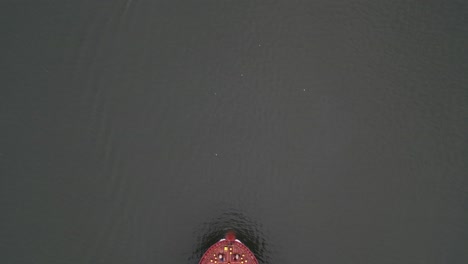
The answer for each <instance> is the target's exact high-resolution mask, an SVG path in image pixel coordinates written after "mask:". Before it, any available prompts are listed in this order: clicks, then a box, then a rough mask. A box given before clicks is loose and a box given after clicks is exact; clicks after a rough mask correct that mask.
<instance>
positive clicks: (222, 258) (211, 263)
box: [199, 232, 258, 264]
mask: <svg viewBox="0 0 468 264" xmlns="http://www.w3.org/2000/svg"><path fill="white" fill-rule="evenodd" d="M199 264H258V261H257V259H256V258H255V256H254V254H253V253H252V251H250V249H248V248H247V247H246V246H245V245H244V244H242V242H240V241H239V240H237V239H236V236H235V235H234V233H232V232H231V233H227V234H226V238H225V239H221V240H220V241H218V242H216V243H215V244H214V245H212V246H211V247H210V248H209V249H208V250H207V251H206V252H205V254H203V256H202V258H201V259H200V262H199Z"/></svg>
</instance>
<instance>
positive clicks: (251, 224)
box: [189, 209, 270, 264]
mask: <svg viewBox="0 0 468 264" xmlns="http://www.w3.org/2000/svg"><path fill="white" fill-rule="evenodd" d="M228 231H234V233H235V234H236V238H237V239H239V240H240V241H242V243H244V244H245V245H246V246H247V247H248V248H249V249H250V250H251V251H252V252H253V253H254V254H255V257H256V258H257V260H258V262H259V263H269V262H270V261H269V256H270V254H269V253H270V252H269V250H268V247H269V246H268V243H267V242H266V239H265V234H264V232H263V230H262V228H261V225H259V224H258V223H257V222H256V221H254V220H252V219H249V218H248V217H247V216H245V215H244V214H243V213H241V212H239V211H237V210H232V209H231V210H229V211H227V212H224V213H222V214H220V215H219V216H218V217H216V218H213V219H211V220H208V221H207V222H205V223H203V224H201V225H200V227H199V228H198V229H197V230H196V231H195V237H196V238H197V246H196V248H195V250H194V251H193V253H192V255H191V256H190V258H189V263H191V264H192V263H193V264H195V263H198V262H199V260H200V258H201V257H202V255H203V253H205V251H206V250H207V249H208V248H209V247H211V246H212V245H213V244H214V243H216V242H218V241H219V240H220V239H222V238H224V236H225V234H226V233H227V232H228Z"/></svg>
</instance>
